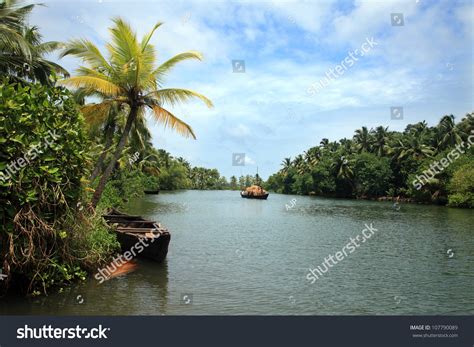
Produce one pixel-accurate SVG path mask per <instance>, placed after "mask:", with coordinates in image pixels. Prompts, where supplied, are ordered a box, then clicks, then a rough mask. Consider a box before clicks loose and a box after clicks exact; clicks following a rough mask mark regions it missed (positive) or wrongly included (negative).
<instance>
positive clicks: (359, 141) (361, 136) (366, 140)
mask: <svg viewBox="0 0 474 347" xmlns="http://www.w3.org/2000/svg"><path fill="white" fill-rule="evenodd" d="M354 142H355V143H356V146H357V150H358V152H359V153H360V152H364V151H365V152H369V151H370V146H371V142H372V141H371V136H370V133H369V130H368V129H367V127H362V128H361V129H357V130H356V131H355V135H354Z"/></svg>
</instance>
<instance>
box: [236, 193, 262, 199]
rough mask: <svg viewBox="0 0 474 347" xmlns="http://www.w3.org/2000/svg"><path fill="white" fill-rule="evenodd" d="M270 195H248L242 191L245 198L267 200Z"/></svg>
mask: <svg viewBox="0 0 474 347" xmlns="http://www.w3.org/2000/svg"><path fill="white" fill-rule="evenodd" d="M268 195H269V194H268V193H266V194H263V195H246V194H242V193H240V196H241V197H242V198H244V199H256V200H267V198H268Z"/></svg>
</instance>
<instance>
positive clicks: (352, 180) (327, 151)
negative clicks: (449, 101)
mask: <svg viewBox="0 0 474 347" xmlns="http://www.w3.org/2000/svg"><path fill="white" fill-rule="evenodd" d="M473 129H474V118H473V113H470V114H467V115H466V116H465V117H464V118H463V119H462V120H461V121H460V122H458V123H457V124H456V122H455V118H454V116H453V115H446V116H444V117H442V118H441V120H440V122H439V123H438V124H437V125H435V126H432V127H430V126H428V124H427V123H426V122H425V121H423V122H419V123H416V124H409V125H408V126H407V127H406V128H405V130H404V131H403V132H398V131H389V129H388V127H383V126H379V127H376V128H375V129H368V128H367V127H362V128H361V129H358V130H356V131H355V134H354V136H353V137H352V139H347V138H344V139H341V140H339V141H333V142H331V141H329V140H328V139H326V138H325V139H322V140H321V142H320V143H319V145H317V146H313V147H311V148H309V149H308V150H307V151H305V152H304V153H303V154H299V155H297V156H296V157H295V158H294V159H293V160H292V159H291V158H285V159H284V160H283V162H282V168H281V169H280V170H279V171H278V172H277V173H275V174H273V175H271V176H270V177H269V178H268V180H267V182H266V184H265V186H266V188H267V189H269V190H273V191H276V192H279V193H285V194H303V195H307V194H309V195H320V196H331V197H344V198H379V199H384V198H385V197H399V198H404V199H409V200H413V201H419V202H428V203H439V204H449V205H450V206H457V207H473V206H474V146H471V147H470V148H468V147H469V146H470V144H469V141H468V138H469V136H471V137H470V138H469V139H470V141H471V142H472V141H473V139H474V136H473V134H474V133H473ZM453 151H455V152H458V154H459V155H457V157H456V160H451V159H450V160H449V163H448V164H447V165H446V167H442V170H440V171H439V172H438V173H436V174H433V175H428V176H427V175H426V172H430V171H429V170H431V169H430V168H433V165H440V164H439V163H440V162H442V163H444V164H446V160H447V159H449V158H452V157H451V154H450V153H451V152H453ZM437 163H438V164H437ZM427 170H428V171H427ZM431 176H432V177H431ZM420 182H421V183H420Z"/></svg>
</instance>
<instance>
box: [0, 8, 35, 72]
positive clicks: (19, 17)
mask: <svg viewBox="0 0 474 347" xmlns="http://www.w3.org/2000/svg"><path fill="white" fill-rule="evenodd" d="M34 6H35V5H33V4H29V5H24V4H22V3H21V2H20V1H18V0H5V1H1V2H0V48H1V52H2V54H1V55H0V66H1V67H2V72H3V69H4V67H5V66H12V65H14V64H15V57H17V56H23V57H26V58H31V51H30V46H29V44H28V41H27V40H26V39H25V37H24V36H23V28H24V23H25V20H26V17H27V16H28V15H29V14H30V12H31V10H32V9H33V8H34Z"/></svg>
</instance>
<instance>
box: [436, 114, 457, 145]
mask: <svg viewBox="0 0 474 347" xmlns="http://www.w3.org/2000/svg"><path fill="white" fill-rule="evenodd" d="M437 130H438V141H439V142H438V146H437V147H438V148H439V149H446V148H448V147H449V146H455V145H456V144H458V143H461V142H462V137H461V131H460V129H459V128H458V127H456V122H455V121H454V116H453V115H449V116H444V117H443V118H441V120H440V122H439V124H438V127H437Z"/></svg>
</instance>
